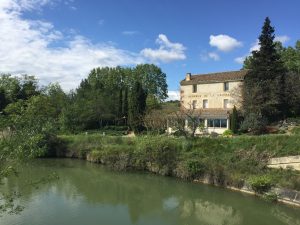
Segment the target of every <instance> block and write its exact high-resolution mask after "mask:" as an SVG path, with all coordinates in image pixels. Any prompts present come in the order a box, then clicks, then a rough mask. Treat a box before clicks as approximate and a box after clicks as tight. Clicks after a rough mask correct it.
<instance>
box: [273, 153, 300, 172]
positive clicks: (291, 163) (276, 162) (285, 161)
mask: <svg viewBox="0 0 300 225" xmlns="http://www.w3.org/2000/svg"><path fill="white" fill-rule="evenodd" d="M268 167H270V168H283V169H287V168H291V169H295V170H299V171H300V155H298V156H288V157H279V158H272V159H270V161H269V162H268Z"/></svg>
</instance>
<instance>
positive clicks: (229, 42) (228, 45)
mask: <svg viewBox="0 0 300 225" xmlns="http://www.w3.org/2000/svg"><path fill="white" fill-rule="evenodd" d="M209 44H210V45H211V46H212V47H216V48H217V49H218V50H220V51H223V52H230V51H232V50H233V49H235V48H238V47H241V46H243V44H242V42H239V41H237V40H236V39H235V38H233V37H230V36H228V35H225V34H220V35H216V36H214V35H210V37H209Z"/></svg>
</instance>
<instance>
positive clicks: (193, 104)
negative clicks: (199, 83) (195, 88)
mask: <svg viewBox="0 0 300 225" xmlns="http://www.w3.org/2000/svg"><path fill="white" fill-rule="evenodd" d="M196 106H197V101H196V100H193V103H192V108H193V109H196Z"/></svg>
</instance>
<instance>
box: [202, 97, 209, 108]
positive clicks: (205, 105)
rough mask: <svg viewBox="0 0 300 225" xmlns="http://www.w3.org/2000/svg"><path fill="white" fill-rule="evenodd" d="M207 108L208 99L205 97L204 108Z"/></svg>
mask: <svg viewBox="0 0 300 225" xmlns="http://www.w3.org/2000/svg"><path fill="white" fill-rule="evenodd" d="M207 108H208V100H207V99H203V109H207Z"/></svg>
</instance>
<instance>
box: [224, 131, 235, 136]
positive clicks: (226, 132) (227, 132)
mask: <svg viewBox="0 0 300 225" xmlns="http://www.w3.org/2000/svg"><path fill="white" fill-rule="evenodd" d="M232 135H233V131H232V130H225V131H224V132H223V134H222V136H224V137H228V136H232Z"/></svg>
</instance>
